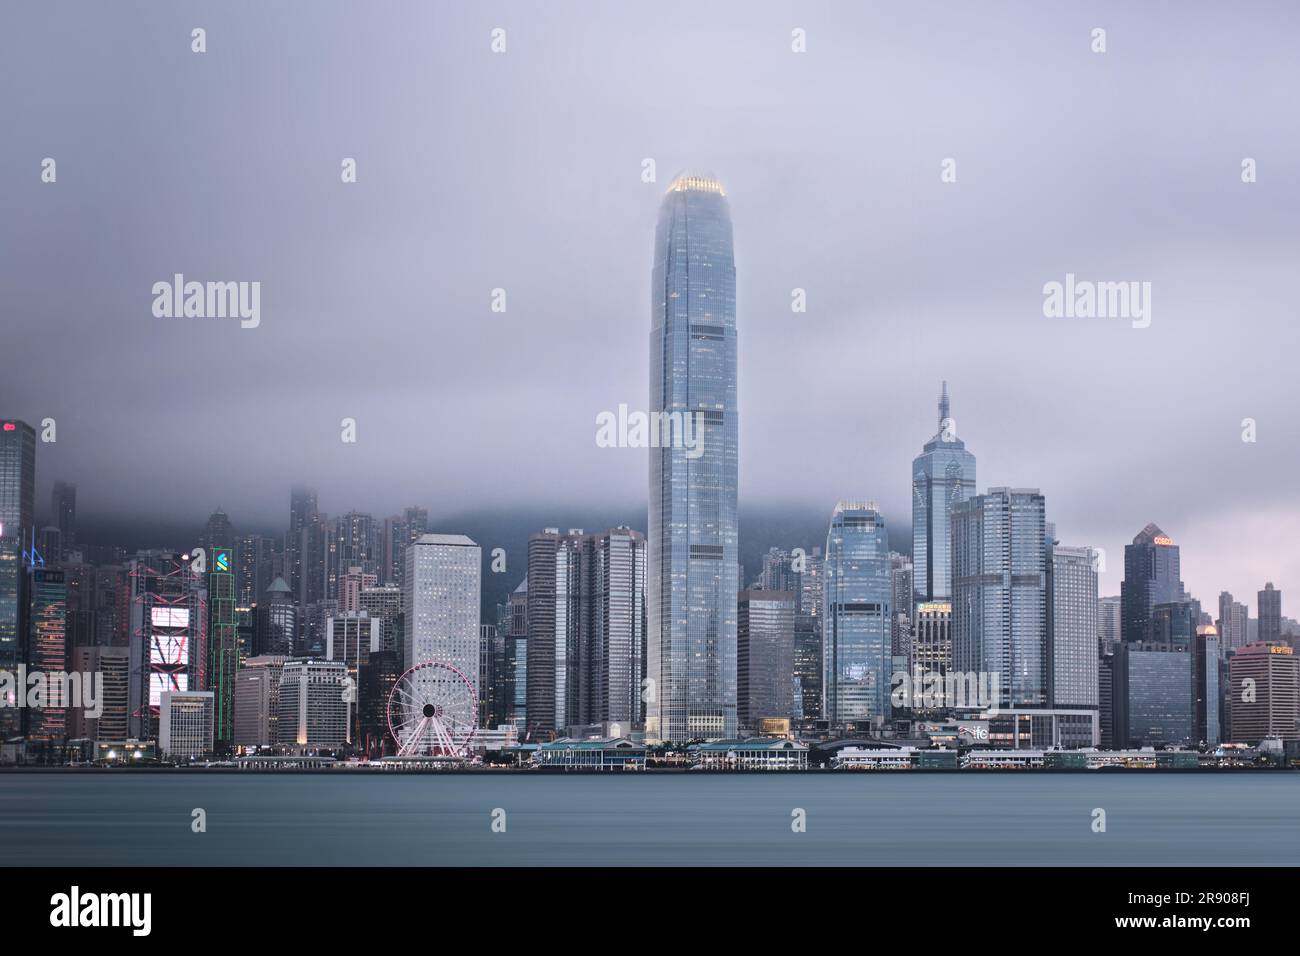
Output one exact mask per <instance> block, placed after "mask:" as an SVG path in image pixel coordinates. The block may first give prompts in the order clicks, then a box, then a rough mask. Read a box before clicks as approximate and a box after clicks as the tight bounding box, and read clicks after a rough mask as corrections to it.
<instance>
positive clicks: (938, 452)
mask: <svg viewBox="0 0 1300 956" xmlns="http://www.w3.org/2000/svg"><path fill="white" fill-rule="evenodd" d="M974 495H975V456H974V455H973V454H971V453H970V452H969V451H967V450H966V445H965V443H964V442H963V441H962V440H961V439H960V438H958V437H957V423H956V420H955V419H953V417H952V407H951V403H950V401H949V398H948V383H947V382H946V381H945V382H944V383H943V385H942V388H941V391H940V393H939V417H938V430H937V431H936V432H935V434H934V437H933V438H931V439H930V440H929V441H928V442H926V443H925V445H924V446H923V447H922V449H921V454H919V455H918V456H917V457H916V458H915V459H913V461H912V597H913V603H915V604H920V603H922V602H927V601H949V600H951V599H952V542H951V540H950V539H951V533H952V532H951V529H952V509H953V506H954V505H956V504H957V503H958V502H960V501H965V500H966V499H967V498H971V497H973V496H974Z"/></svg>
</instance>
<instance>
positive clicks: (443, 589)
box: [402, 534, 482, 693]
mask: <svg viewBox="0 0 1300 956" xmlns="http://www.w3.org/2000/svg"><path fill="white" fill-rule="evenodd" d="M481 586H482V551H481V549H480V548H479V546H478V545H477V544H475V543H474V542H473V541H471V540H470V539H469V538H467V537H465V535H463V534H424V535H421V536H420V537H419V538H417V539H416V541H415V543H414V544H412V545H411V546H410V548H408V549H407V551H406V580H405V582H404V583H403V586H402V606H403V608H405V612H404V620H405V629H406V633H405V635H404V640H403V647H402V663H403V666H404V667H407V668H409V667H413V666H415V665H416V664H422V663H424V662H425V661H440V662H442V663H444V664H451V665H452V666H453V667H455V668H456V669H457V670H459V671H460V672H461V674H463V675H464V676H465V677H466V679H468V680H469V682H470V683H471V684H473V685H474V688H475V693H477V692H478V685H479V674H478V642H479V600H480V593H481Z"/></svg>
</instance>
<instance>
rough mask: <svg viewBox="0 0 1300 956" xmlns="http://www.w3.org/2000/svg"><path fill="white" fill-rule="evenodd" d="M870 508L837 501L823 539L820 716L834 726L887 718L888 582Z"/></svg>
mask: <svg viewBox="0 0 1300 956" xmlns="http://www.w3.org/2000/svg"><path fill="white" fill-rule="evenodd" d="M890 572H891V568H890V560H889V536H888V534H887V532H886V529H885V519H884V517H883V516H882V515H881V514H880V511H879V509H878V508H877V507H876V504H875V502H860V501H841V502H840V503H839V504H837V505H836V506H835V511H834V512H833V513H832V515H831V525H830V530H829V531H828V532H827V535H826V562H825V565H824V573H825V577H824V584H823V587H824V588H825V599H824V601H823V604H822V701H823V704H822V716H823V717H824V718H825V719H827V720H829V721H831V723H832V724H833V725H835V726H847V725H857V724H861V725H872V726H879V725H880V724H882V723H883V722H884V721H886V720H888V719H889V714H890V704H889V691H890V674H891V657H892V654H891V652H892V647H891V629H890V620H891V616H892V615H891V611H890V601H891V600H892V590H893V581H892V575H891V573H890Z"/></svg>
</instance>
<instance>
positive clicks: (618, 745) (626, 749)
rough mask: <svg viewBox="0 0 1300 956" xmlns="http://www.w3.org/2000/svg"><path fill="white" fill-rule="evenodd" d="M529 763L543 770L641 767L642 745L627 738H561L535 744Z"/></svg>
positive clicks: (643, 762)
mask: <svg viewBox="0 0 1300 956" xmlns="http://www.w3.org/2000/svg"><path fill="white" fill-rule="evenodd" d="M532 765H533V766H534V767H537V768H540V769H543V770H587V771H601V770H644V769H645V746H644V745H643V744H638V743H635V742H633V741H631V740H628V739H627V738H626V737H606V738H601V739H597V740H572V739H570V738H568V737H563V738H561V739H559V740H552V741H550V742H548V743H544V744H541V745H540V746H538V748H537V750H536V751H535V752H534V753H533V756H532Z"/></svg>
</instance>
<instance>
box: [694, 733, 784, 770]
mask: <svg viewBox="0 0 1300 956" xmlns="http://www.w3.org/2000/svg"><path fill="white" fill-rule="evenodd" d="M687 757H688V760H689V762H690V765H691V769H692V770H807V769H808V747H807V745H806V744H801V743H798V742H797V741H793V740H784V739H780V738H776V737H753V738H750V739H749V740H711V741H709V742H708V743H703V744H692V745H691V746H690V747H688V748H687Z"/></svg>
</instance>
